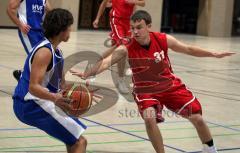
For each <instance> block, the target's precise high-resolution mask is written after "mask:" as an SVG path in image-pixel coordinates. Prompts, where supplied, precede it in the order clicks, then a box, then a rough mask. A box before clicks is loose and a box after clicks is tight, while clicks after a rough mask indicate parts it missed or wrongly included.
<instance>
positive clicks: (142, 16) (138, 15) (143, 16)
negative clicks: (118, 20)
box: [131, 10, 152, 25]
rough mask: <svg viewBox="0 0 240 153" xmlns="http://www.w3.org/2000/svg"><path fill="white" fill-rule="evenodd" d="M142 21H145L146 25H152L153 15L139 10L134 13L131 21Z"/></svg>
mask: <svg viewBox="0 0 240 153" xmlns="http://www.w3.org/2000/svg"><path fill="white" fill-rule="evenodd" d="M141 20H144V21H145V23H146V25H148V24H151V23H152V18H151V15H150V14H149V13H148V12H147V11H144V10H138V11H136V12H134V13H133V15H132V16H131V21H133V22H136V21H141Z"/></svg>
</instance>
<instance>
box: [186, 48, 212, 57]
mask: <svg viewBox="0 0 240 153" xmlns="http://www.w3.org/2000/svg"><path fill="white" fill-rule="evenodd" d="M187 49H188V51H187V52H186V53H187V54H189V55H192V56H196V57H214V53H213V52H210V51H208V50H206V49H202V48H200V47H196V46H189V47H187Z"/></svg>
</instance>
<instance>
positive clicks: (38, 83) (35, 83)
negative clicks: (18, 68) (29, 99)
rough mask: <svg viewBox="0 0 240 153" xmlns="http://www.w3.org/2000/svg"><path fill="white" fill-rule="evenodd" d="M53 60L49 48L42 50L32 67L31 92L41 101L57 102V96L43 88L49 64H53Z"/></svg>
mask: <svg viewBox="0 0 240 153" xmlns="http://www.w3.org/2000/svg"><path fill="white" fill-rule="evenodd" d="M51 59H52V54H51V51H49V49H48V48H45V47H44V48H40V49H39V50H38V51H37V52H36V54H35V55H34V58H33V61H32V65H31V74H30V84H29V91H30V93H31V94H33V95H34V96H36V97H39V98H41V99H46V100H50V101H55V98H56V97H55V95H54V94H52V93H50V92H49V91H47V89H45V88H43V87H42V82H43V79H44V75H45V73H46V72H47V67H48V65H49V63H51Z"/></svg>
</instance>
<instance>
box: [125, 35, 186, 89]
mask: <svg viewBox="0 0 240 153" xmlns="http://www.w3.org/2000/svg"><path fill="white" fill-rule="evenodd" d="M150 39H151V42H150V46H149V49H148V50H147V49H145V48H143V47H142V46H141V45H140V44H139V43H138V42H137V41H136V40H135V39H132V42H131V43H130V44H129V45H128V46H127V49H128V58H129V64H130V67H131V69H132V72H133V76H132V81H133V84H134V87H133V88H134V93H135V94H146V93H160V92H165V91H172V90H173V89H175V88H176V87H179V86H181V85H183V84H182V83H181V80H180V79H179V78H177V77H176V76H175V75H174V74H173V72H172V68H171V64H170V61H169V58H168V45H167V37H166V34H164V33H155V32H150Z"/></svg>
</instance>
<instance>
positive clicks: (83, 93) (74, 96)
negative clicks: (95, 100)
mask: <svg viewBox="0 0 240 153" xmlns="http://www.w3.org/2000/svg"><path fill="white" fill-rule="evenodd" d="M63 97H65V98H69V99H71V100H72V102H71V103H70V105H71V106H72V108H73V110H72V111H71V112H68V114H70V115H73V116H76V117H79V116H80V115H82V114H84V113H86V112H87V111H88V110H89V109H90V107H91V105H92V94H91V93H90V91H89V90H88V88H87V87H86V86H84V85H82V84H71V85H68V86H67V87H66V89H65V90H64V92H63Z"/></svg>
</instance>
